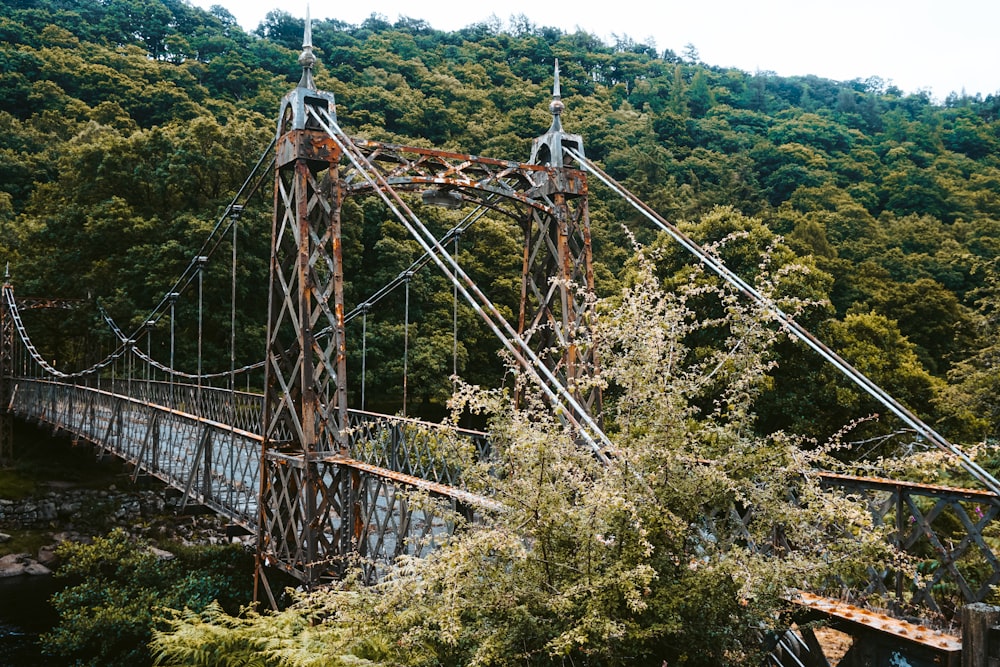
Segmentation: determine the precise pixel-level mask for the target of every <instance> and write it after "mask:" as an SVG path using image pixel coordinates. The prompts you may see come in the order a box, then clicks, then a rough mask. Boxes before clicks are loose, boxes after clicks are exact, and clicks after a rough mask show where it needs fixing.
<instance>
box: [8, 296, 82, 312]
mask: <svg viewBox="0 0 1000 667" xmlns="http://www.w3.org/2000/svg"><path fill="white" fill-rule="evenodd" d="M16 301H17V309H18V310H21V311H24V310H45V309H52V310H74V309H76V308H80V307H81V306H83V305H84V304H85V303H86V302H85V301H84V300H83V299H43V298H41V297H31V296H28V297H24V296H19V297H17V298H16Z"/></svg>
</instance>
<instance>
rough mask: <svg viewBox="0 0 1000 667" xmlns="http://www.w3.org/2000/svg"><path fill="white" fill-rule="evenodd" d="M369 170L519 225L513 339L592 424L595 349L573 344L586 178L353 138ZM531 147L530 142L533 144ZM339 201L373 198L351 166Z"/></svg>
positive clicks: (587, 288) (596, 410)
mask: <svg viewBox="0 0 1000 667" xmlns="http://www.w3.org/2000/svg"><path fill="white" fill-rule="evenodd" d="M351 142H352V144H353V146H354V147H355V148H357V149H358V151H359V153H360V154H361V155H363V156H364V157H365V158H366V159H367V164H368V165H370V166H371V167H373V168H375V169H377V170H378V171H379V175H380V176H381V177H382V180H383V181H384V182H385V183H386V184H388V186H389V187H391V188H393V189H395V190H397V191H410V192H412V191H423V192H425V193H429V194H430V195H432V198H433V199H434V200H435V201H436V202H438V203H440V202H442V201H443V202H444V203H445V205H448V206H454V207H456V208H457V207H458V206H461V205H463V204H474V205H479V206H481V207H483V208H488V209H490V210H493V211H496V212H498V213H500V214H503V215H506V216H508V217H510V218H511V219H513V220H515V221H516V222H517V223H518V224H520V226H521V228H522V232H523V242H524V254H523V266H522V285H521V299H520V309H519V313H518V333H519V334H520V335H521V337H522V338H524V339H525V340H526V341H527V342H528V343H529V344H530V345H531V347H532V348H533V349H534V350H535V351H536V352H538V353H539V355H541V356H542V357H543V360H544V361H545V363H546V364H547V365H548V367H549V368H551V369H552V370H554V371H555V372H556V373H557V375H558V376H559V378H560V380H561V381H562V382H563V384H564V385H565V386H567V387H568V388H570V390H571V391H572V393H573V394H574V396H575V398H576V399H577V400H578V401H580V402H581V403H582V404H583V405H584V406H585V407H586V409H587V410H588V411H589V412H590V413H591V415H593V416H595V417H596V418H598V419H599V417H600V411H601V392H600V389H599V387H597V386H596V384H595V383H590V382H587V380H588V379H589V378H591V377H592V376H593V375H595V374H596V372H597V368H598V360H597V359H596V357H595V353H594V351H593V348H592V347H590V346H581V345H578V342H577V341H578V339H579V338H580V334H581V333H582V332H583V331H584V330H585V329H586V328H587V326H588V322H587V317H588V315H589V313H590V307H589V305H588V303H587V296H588V295H589V294H592V293H593V290H594V273H593V254H592V248H591V240H590V219H589V203H588V196H589V188H588V184H587V175H586V173H585V172H584V171H582V170H579V169H573V168H568V167H565V166H562V164H561V160H560V161H558V166H552V165H548V164H537V163H534V162H528V163H525V162H512V161H508V160H499V159H495V158H489V157H483V156H479V155H469V154H462V153H454V152H449V151H442V150H437V149H432V148H418V147H413V146H402V145H397V144H387V143H382V142H377V141H369V140H364V139H357V138H353V137H352V138H351ZM536 143H537V141H536ZM340 183H341V187H342V188H343V190H344V193H345V195H347V196H350V195H357V194H365V193H369V192H372V191H373V189H374V188H373V187H372V183H371V181H370V180H368V179H366V178H365V177H364V175H363V174H361V173H360V172H359V171H358V170H357V169H356V168H354V167H353V166H352V165H351V164H345V165H344V166H342V167H341V170H340Z"/></svg>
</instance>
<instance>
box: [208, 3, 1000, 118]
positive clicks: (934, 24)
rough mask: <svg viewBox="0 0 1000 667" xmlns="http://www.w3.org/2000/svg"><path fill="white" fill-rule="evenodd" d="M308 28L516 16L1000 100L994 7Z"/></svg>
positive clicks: (429, 14)
mask: <svg viewBox="0 0 1000 667" xmlns="http://www.w3.org/2000/svg"><path fill="white" fill-rule="evenodd" d="M192 1H193V3H194V4H195V5H198V6H200V7H204V8H208V7H210V6H212V5H217V4H218V5H222V6H223V7H225V8H226V9H228V10H229V11H230V12H231V13H232V14H233V16H235V17H236V19H237V20H238V21H239V22H240V25H242V26H243V28H244V29H246V30H248V31H250V30H253V29H255V28H256V27H257V25H258V24H259V23H260V22H261V20H263V18H264V17H265V16H266V15H267V13H268V12H269V11H271V10H273V9H275V8H280V9H282V10H284V11H287V12H289V13H291V14H292V15H294V16H297V17H304V16H305V13H306V4H307V0H281V1H280V2H279V1H278V0H192ZM308 4H309V6H310V11H311V14H312V17H313V18H314V19H324V18H333V19H339V20H341V21H346V22H347V23H351V24H358V23H361V22H362V21H364V20H365V19H366V18H368V17H369V16H370V15H372V14H380V15H382V16H384V17H386V18H388V19H389V20H390V21H395V20H396V19H398V18H399V17H400V16H401V15H402V16H408V17H410V18H414V19H423V20H425V21H427V22H428V23H429V24H430V25H431V26H432V27H434V28H437V29H439V30H449V31H450V30H457V29H459V28H463V27H465V26H468V25H471V24H474V23H479V22H482V21H485V20H488V19H490V17H491V16H496V17H497V18H498V19H500V21H501V22H502V23H506V22H507V21H508V20H509V19H510V17H511V16H516V15H520V14H523V15H525V16H527V17H528V19H529V20H530V21H531V22H532V23H534V24H535V25H538V26H553V27H557V28H561V29H562V30H564V31H567V32H574V31H575V30H576V29H577V28H579V29H581V30H584V31H586V32H588V33H591V34H593V35H596V36H598V37H600V38H602V39H603V40H604V41H605V42H608V43H613V41H614V40H613V37H612V36H613V35H619V36H621V35H627V36H629V37H631V38H632V39H633V40H635V41H637V42H646V43H655V45H656V48H657V50H658V51H660V52H662V51H663V50H664V49H673V50H674V51H675V52H676V53H678V54H681V53H683V51H684V48H685V46H686V45H687V44H693V45H694V46H695V47H696V48H697V50H698V53H699V55H700V57H701V60H702V61H703V62H705V63H707V64H709V65H718V66H722V67H728V66H732V67H737V68H739V69H741V70H744V71H747V72H756V71H763V70H770V71H774V72H776V73H778V74H780V75H783V76H791V75H805V74H815V75H817V76H821V77H825V78H829V79H836V80H839V81H848V80H851V79H856V78H861V79H867V78H868V77H870V76H879V77H881V78H882V79H885V80H887V81H891V82H892V83H894V84H895V85H897V86H899V87H900V88H901V89H903V90H904V91H906V92H915V91H917V90H929V91H930V92H931V94H932V96H933V97H934V98H935V99H937V100H942V99H944V98H945V97H946V96H947V95H948V93H950V92H952V91H954V92H961V91H962V90H965V92H966V93H968V94H970V95H974V94H975V93H977V92H978V93H982V94H983V95H984V96H985V95H988V94H993V93H997V92H1000V36H998V31H1000V2H997V1H996V0H905V1H904V0H756V1H755V0H700V1H698V2H695V1H694V0H684V1H683V2H681V1H680V0H601V1H598V0H574V1H572V2H569V1H567V0H548V1H545V0H507V1H506V2H504V3H497V4H495V5H492V6H491V5H490V4H487V3H477V2H462V3H457V2H456V3H451V2H440V1H438V2H424V3H414V2H401V1H400V0H369V1H368V2H354V3H341V2H317V1H316V0H312V2H309V3H308Z"/></svg>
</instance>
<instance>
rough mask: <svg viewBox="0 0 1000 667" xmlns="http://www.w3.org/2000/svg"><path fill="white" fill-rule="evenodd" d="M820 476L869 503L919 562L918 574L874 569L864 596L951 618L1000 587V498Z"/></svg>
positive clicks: (874, 516) (862, 586)
mask: <svg viewBox="0 0 1000 667" xmlns="http://www.w3.org/2000/svg"><path fill="white" fill-rule="evenodd" d="M821 480H822V483H823V484H824V485H825V486H828V487H836V488H840V489H843V490H844V491H845V492H847V493H851V494H854V495H856V496H857V497H858V498H859V499H860V500H862V501H863V502H865V504H866V505H867V506H868V510H869V512H870V513H871V516H872V519H873V523H874V524H875V525H876V526H879V527H888V528H889V530H890V532H889V539H890V540H891V541H892V543H893V544H894V545H895V546H896V547H897V548H899V549H900V550H902V551H903V552H905V553H906V554H908V555H909V556H910V557H911V558H913V559H915V560H916V566H917V567H916V570H917V574H918V577H916V578H904V577H903V575H901V574H900V573H898V572H893V571H888V570H886V571H876V570H874V569H873V570H870V571H869V575H870V580H869V581H868V582H864V583H861V584H860V585H859V586H858V587H857V588H858V589H859V590H856V593H857V594H859V596H860V597H862V598H864V597H868V596H876V597H877V598H881V599H883V600H888V601H890V604H891V605H893V606H896V607H898V609H897V611H899V612H901V613H913V612H917V610H920V609H927V610H930V611H931V612H933V613H934V614H938V615H940V616H941V617H942V618H945V619H951V618H955V617H956V615H957V613H958V610H959V609H960V608H961V607H962V606H963V605H965V604H970V603H973V602H982V601H984V600H985V599H986V598H987V597H989V596H990V594H991V593H992V588H993V587H994V586H996V585H997V584H1000V558H998V553H1000V521H998V520H997V519H998V517H1000V496H997V495H996V494H994V493H992V492H989V491H979V490H976V489H962V488H952V487H944V486H935V485H929V484H916V483H910V482H897V481H893V480H886V479H878V478H868V477H854V476H849V475H837V474H832V473H825V474H823V475H822V476H821ZM917 613H920V612H917Z"/></svg>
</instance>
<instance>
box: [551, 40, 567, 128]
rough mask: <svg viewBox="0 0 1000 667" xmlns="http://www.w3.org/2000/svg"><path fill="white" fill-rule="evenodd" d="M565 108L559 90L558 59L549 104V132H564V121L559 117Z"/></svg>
mask: <svg viewBox="0 0 1000 667" xmlns="http://www.w3.org/2000/svg"><path fill="white" fill-rule="evenodd" d="M565 107H566V105H564V104H563V101H562V93H561V92H560V90H559V59H558V58H556V65H555V77H554V81H553V84H552V102H550V103H549V111H551V112H552V127H551V128H549V132H560V131H562V121H561V120H559V116H560V115H561V114H562V112H563V109H564V108H565Z"/></svg>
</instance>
